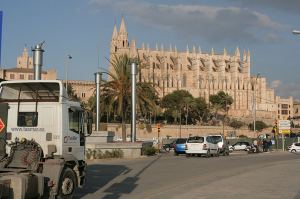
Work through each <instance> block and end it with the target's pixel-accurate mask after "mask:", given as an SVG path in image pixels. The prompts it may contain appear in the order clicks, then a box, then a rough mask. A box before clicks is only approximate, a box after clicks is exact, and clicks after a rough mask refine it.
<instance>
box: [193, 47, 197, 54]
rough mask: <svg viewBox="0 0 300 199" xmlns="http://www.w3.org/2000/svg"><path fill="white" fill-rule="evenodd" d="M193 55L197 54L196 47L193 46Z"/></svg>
mask: <svg viewBox="0 0 300 199" xmlns="http://www.w3.org/2000/svg"><path fill="white" fill-rule="evenodd" d="M193 53H194V54H196V47H195V46H193Z"/></svg>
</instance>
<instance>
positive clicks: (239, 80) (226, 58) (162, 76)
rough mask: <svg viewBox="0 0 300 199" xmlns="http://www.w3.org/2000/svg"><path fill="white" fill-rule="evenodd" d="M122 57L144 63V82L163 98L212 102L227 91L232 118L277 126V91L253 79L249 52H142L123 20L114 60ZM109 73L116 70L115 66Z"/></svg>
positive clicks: (115, 33) (112, 50)
mask: <svg viewBox="0 0 300 199" xmlns="http://www.w3.org/2000/svg"><path fill="white" fill-rule="evenodd" d="M120 54H127V55H129V57H130V58H137V57H138V58H139V59H140V60H141V63H142V64H141V67H142V68H141V69H140V76H141V81H145V82H151V83H153V84H154V85H155V86H156V89H157V91H158V92H159V95H160V97H163V96H165V95H166V94H168V93H171V92H173V91H175V90H177V89H184V90H187V91H189V92H190V93H191V94H192V95H193V96H194V97H203V98H204V99H205V100H206V101H207V102H208V99H209V96H210V95H212V94H216V93H217V92H218V91H224V92H226V93H228V94H229V95H230V96H232V98H233V99H234V103H233V104H232V105H231V107H230V111H229V115H231V117H236V118H243V119H244V120H245V121H247V120H248V121H252V119H251V118H253V114H254V112H255V114H256V117H257V118H258V119H263V120H264V121H267V120H268V121H269V122H273V121H274V119H275V118H276V110H277V109H276V105H275V93H274V89H271V88H270V87H268V85H267V80H266V78H265V77H262V76H260V75H257V76H251V74H250V70H251V62H250V59H251V55H250V51H249V50H244V51H243V53H242V55H241V52H240V49H239V48H236V50H235V52H234V54H232V55H231V54H229V53H228V52H227V50H226V49H224V50H223V52H222V53H217V52H216V51H215V50H214V49H211V51H210V52H203V51H202V50H201V48H200V47H198V48H196V47H195V46H193V47H192V48H191V49H190V48H189V47H188V46H187V48H186V50H185V51H178V50H177V48H176V46H174V47H173V46H171V45H170V47H169V48H168V49H166V48H164V46H163V45H160V47H159V46H158V45H156V46H155V48H154V49H152V48H150V47H149V45H146V46H145V44H144V43H143V44H142V46H141V48H138V47H137V46H136V41H135V40H134V39H132V40H131V42H129V38H128V32H127V30H126V26H125V21H124V18H123V17H122V19H121V24H120V28H119V31H118V29H117V26H116V24H115V26H114V29H113V33H112V39H111V43H110V59H113V58H114V55H120ZM109 70H110V71H112V70H113V68H112V66H109Z"/></svg>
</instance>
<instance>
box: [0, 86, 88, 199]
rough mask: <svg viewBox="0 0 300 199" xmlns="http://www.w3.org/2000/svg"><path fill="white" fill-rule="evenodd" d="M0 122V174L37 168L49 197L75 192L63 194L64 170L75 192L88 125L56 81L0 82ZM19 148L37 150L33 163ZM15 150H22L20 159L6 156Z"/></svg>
mask: <svg viewBox="0 0 300 199" xmlns="http://www.w3.org/2000/svg"><path fill="white" fill-rule="evenodd" d="M0 120H1V121H2V122H3V126H4V128H3V130H2V131H1V132H0V139H2V140H4V141H5V143H6V146H5V148H6V150H5V151H6V154H5V155H3V154H2V157H3V158H2V159H3V160H2V162H3V161H6V163H4V164H2V167H3V168H2V170H6V169H9V168H20V169H22V168H23V169H28V166H29V164H31V163H32V164H37V165H38V166H37V167H35V169H34V171H33V172H36V173H40V174H41V175H42V176H43V177H44V178H45V180H44V182H45V183H46V184H45V183H44V184H45V187H46V188H47V187H48V189H49V192H50V193H51V194H50V195H52V196H57V195H58V196H62V198H63V197H66V196H68V195H71V194H73V192H74V190H73V189H72V190H66V187H64V180H66V179H65V178H64V176H65V175H64V173H65V171H66V170H67V171H68V173H69V174H68V175H67V176H69V178H68V179H67V180H68V182H69V181H70V179H71V180H73V181H74V182H73V187H74V188H75V187H77V186H78V187H81V186H83V185H84V181H85V169H86V163H85V136H86V135H89V134H90V133H91V120H90V119H89V116H88V114H86V112H85V111H84V110H83V109H82V108H81V106H80V103H79V102H75V101H72V100H70V99H69V97H68V95H67V93H66V90H65V88H64V86H63V83H62V82H61V81H59V80H32V81H31V80H29V81H28V80H24V81H4V82H1V83H0ZM1 121H0V123H1ZM0 130H1V129H0ZM22 143H23V145H24V147H23V150H25V148H26V147H25V146H27V145H33V144H32V143H36V145H37V148H39V151H40V155H39V157H37V158H36V159H35V158H32V155H30V153H29V152H28V155H27V156H26V155H24V154H27V153H22V147H19V146H20V145H21V144H22ZM29 143H31V144H29ZM0 148H1V146H0ZM29 148H30V147H29ZM16 149H18V150H19V151H21V152H20V154H21V156H22V157H20V156H17V157H10V156H16V155H15V154H18V153H16V151H15V150H16ZM12 150H13V151H12ZM29 151H30V150H29ZM0 152H1V150H0ZM23 156H24V157H23ZM35 156H36V155H34V157H35ZM5 158H6V160H5ZM24 158H25V159H26V161H24ZM0 159H1V154H0ZM16 159H18V160H16ZM0 161H1V160H0ZM30 161H36V162H34V163H33V162H30ZM30 168H31V169H32V168H33V167H30ZM0 172H1V162H0ZM70 175H71V177H70ZM72 175H73V176H72ZM0 179H1V173H0ZM63 192H65V193H63ZM25 195H26V193H25Z"/></svg>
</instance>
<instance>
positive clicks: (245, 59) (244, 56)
mask: <svg viewBox="0 0 300 199" xmlns="http://www.w3.org/2000/svg"><path fill="white" fill-rule="evenodd" d="M243 61H244V62H245V61H247V52H246V49H244V54H243Z"/></svg>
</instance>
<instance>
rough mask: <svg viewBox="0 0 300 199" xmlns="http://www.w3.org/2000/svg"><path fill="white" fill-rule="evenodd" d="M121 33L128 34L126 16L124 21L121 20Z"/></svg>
mask: <svg viewBox="0 0 300 199" xmlns="http://www.w3.org/2000/svg"><path fill="white" fill-rule="evenodd" d="M120 33H127V32H126V26H125V21H124V16H122V19H121V25H120Z"/></svg>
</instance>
